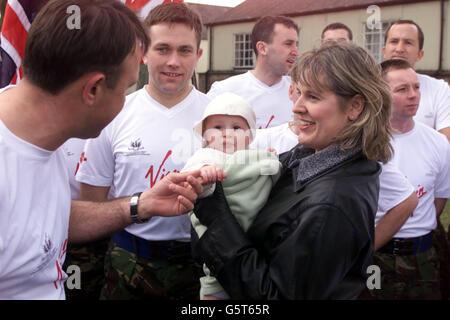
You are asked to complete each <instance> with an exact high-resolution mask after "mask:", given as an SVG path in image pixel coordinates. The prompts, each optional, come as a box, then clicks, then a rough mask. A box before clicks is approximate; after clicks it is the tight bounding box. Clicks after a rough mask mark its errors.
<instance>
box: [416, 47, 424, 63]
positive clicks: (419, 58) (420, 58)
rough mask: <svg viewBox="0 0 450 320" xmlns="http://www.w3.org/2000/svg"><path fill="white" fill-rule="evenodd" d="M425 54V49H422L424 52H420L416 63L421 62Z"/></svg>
mask: <svg viewBox="0 0 450 320" xmlns="http://www.w3.org/2000/svg"><path fill="white" fill-rule="evenodd" d="M423 54H424V52H423V49H422V50H420V51H419V55H418V56H417V59H416V62H419V61H420V60H422V58H423Z"/></svg>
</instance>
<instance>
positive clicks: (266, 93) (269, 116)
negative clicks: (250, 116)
mask: <svg viewBox="0 0 450 320" xmlns="http://www.w3.org/2000/svg"><path fill="white" fill-rule="evenodd" d="M290 84H291V78H290V77H288V76H283V77H282V79H281V81H280V82H278V83H276V84H274V85H273V86H270V87H269V86H268V85H266V84H265V83H263V82H261V81H260V80H258V79H257V78H256V77H255V76H254V75H253V74H252V72H251V71H248V72H246V73H243V74H239V75H237V76H232V77H229V78H228V79H225V80H222V81H216V82H214V83H213V84H212V86H211V89H210V90H209V92H208V97H210V98H211V99H213V98H214V97H216V96H217V95H219V94H221V93H224V92H232V93H235V94H237V95H239V96H241V97H243V98H244V99H246V100H247V101H248V102H249V103H250V105H251V106H252V108H253V111H255V114H256V128H257V129H264V128H268V127H274V126H278V125H280V124H283V123H286V122H288V121H291V120H292V105H293V104H292V101H291V100H290V99H289V86H290Z"/></svg>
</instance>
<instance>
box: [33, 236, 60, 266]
mask: <svg viewBox="0 0 450 320" xmlns="http://www.w3.org/2000/svg"><path fill="white" fill-rule="evenodd" d="M41 248H42V256H41V261H40V263H39V265H38V266H37V267H36V269H34V270H33V271H32V272H31V274H35V273H37V272H39V271H41V270H43V269H44V268H45V267H46V266H47V265H48V264H49V263H50V262H51V261H53V260H54V258H55V256H56V251H57V249H56V247H55V245H54V243H53V241H52V239H51V238H50V236H49V235H48V234H47V233H45V234H44V241H43V243H42V245H41Z"/></svg>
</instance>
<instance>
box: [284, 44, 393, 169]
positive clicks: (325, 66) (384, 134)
mask: <svg viewBox="0 0 450 320" xmlns="http://www.w3.org/2000/svg"><path fill="white" fill-rule="evenodd" d="M290 74H291V77H292V81H293V82H294V83H297V82H300V83H301V84H303V85H305V86H308V87H310V88H312V89H314V90H317V91H323V90H325V91H331V92H333V93H334V94H336V95H337V96H338V101H339V104H340V106H341V107H342V108H344V107H345V106H346V105H347V104H346V102H348V101H349V100H350V99H351V98H353V97H354V96H356V95H360V96H361V97H363V99H364V107H363V110H362V112H361V113H360V115H359V116H358V118H357V119H355V120H354V121H352V122H350V124H349V125H348V126H347V127H345V128H344V129H343V130H342V132H341V133H340V135H339V136H337V137H336V139H335V142H336V144H339V145H340V147H341V148H342V149H351V148H353V147H355V146H357V145H358V144H360V145H361V148H362V152H363V154H364V155H365V156H366V157H367V158H368V159H370V160H376V161H381V162H383V163H386V162H387V161H389V159H390V158H391V157H392V154H393V149H392V146H391V144H390V138H391V136H392V127H391V124H390V122H389V118H390V115H391V101H392V98H391V93H390V89H389V85H388V84H387V83H386V82H385V81H384V80H383V78H382V77H381V69H380V66H379V65H378V64H377V63H376V62H375V60H374V59H373V58H372V56H371V55H370V54H369V53H368V52H367V51H366V50H364V49H363V48H361V47H359V46H357V45H355V44H353V43H349V42H335V41H327V42H326V43H324V44H323V45H322V46H321V47H320V48H318V49H314V50H311V51H308V52H306V53H304V54H303V55H302V56H301V57H300V58H299V59H298V60H297V61H296V63H295V64H294V66H293V67H292V69H291V72H290Z"/></svg>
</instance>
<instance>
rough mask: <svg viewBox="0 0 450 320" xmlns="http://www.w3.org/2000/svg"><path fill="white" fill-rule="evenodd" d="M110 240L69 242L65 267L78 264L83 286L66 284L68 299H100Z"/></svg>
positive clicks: (65, 268)
mask: <svg viewBox="0 0 450 320" xmlns="http://www.w3.org/2000/svg"><path fill="white" fill-rule="evenodd" d="M109 242H110V240H109V239H105V240H100V241H96V242H91V243H88V244H84V245H71V244H69V246H68V249H67V254H66V261H65V262H64V266H63V269H64V270H67V268H68V267H69V266H70V265H76V266H78V267H79V268H80V271H81V288H80V289H75V288H72V289H70V288H68V287H67V285H66V286H65V291H66V299H67V300H98V299H99V298H100V292H101V290H102V288H103V286H104V284H105V273H104V261H105V255H106V251H107V250H108V245H109Z"/></svg>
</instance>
